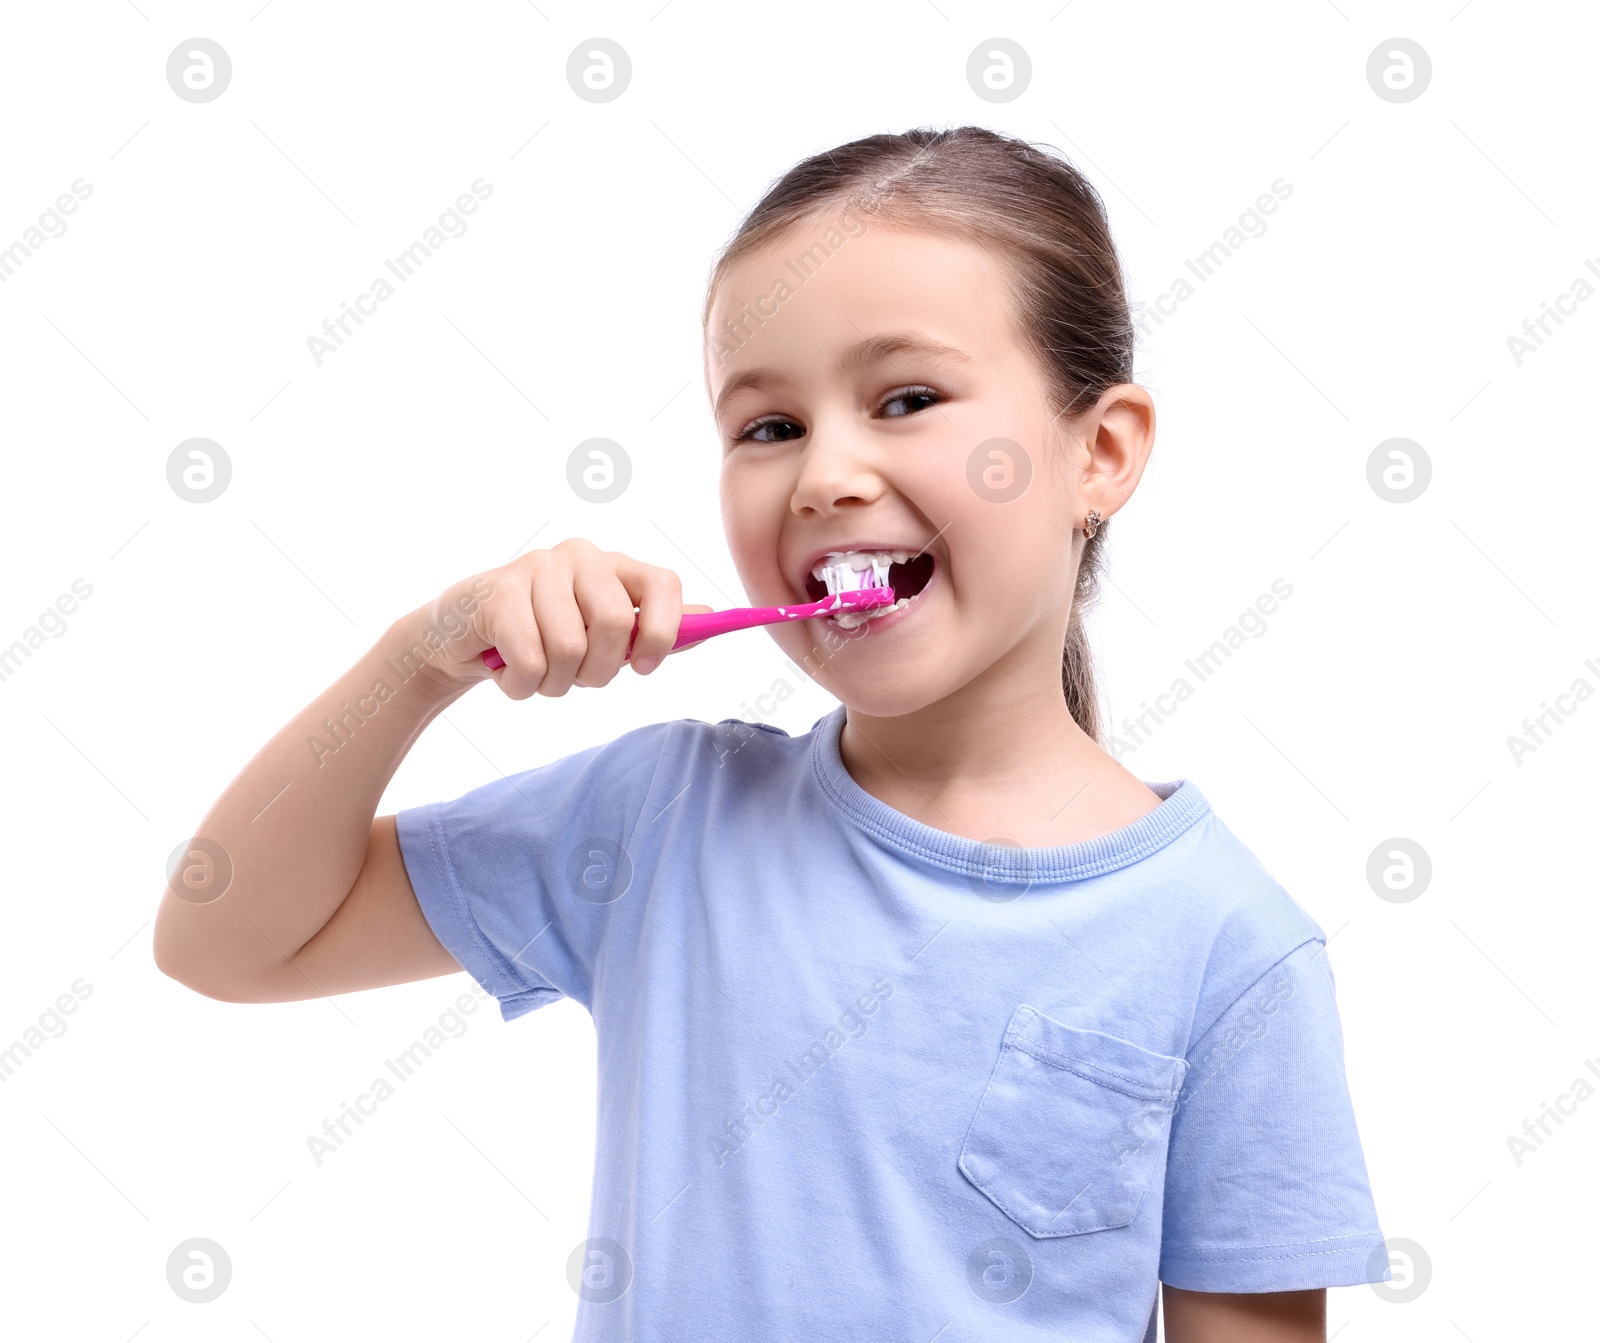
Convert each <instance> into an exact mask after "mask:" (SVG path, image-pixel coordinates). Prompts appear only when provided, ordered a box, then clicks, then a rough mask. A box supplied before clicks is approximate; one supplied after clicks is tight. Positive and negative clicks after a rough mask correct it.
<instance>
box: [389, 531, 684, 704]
mask: <svg viewBox="0 0 1600 1343" xmlns="http://www.w3.org/2000/svg"><path fill="white" fill-rule="evenodd" d="M636 606H637V607H638V616H637V618H638V621H639V637H638V638H637V639H635V640H634V644H633V656H632V658H631V659H630V658H629V657H628V636H629V635H630V634H631V633H632V632H633V622H634V619H635V612H634V608H635V607H636ZM711 609H712V608H711V607H709V606H685V605H684V604H683V591H682V586H681V584H680V583H679V581H678V575H677V574H675V573H673V572H672V570H670V569H662V568H658V567H657V566H656V565H653V564H645V563H643V562H642V561H639V560H635V559H632V558H630V557H629V556H627V555H623V554H621V553H620V552H618V551H614V550H601V549H599V548H598V547H597V546H595V545H593V544H592V543H591V542H589V541H585V540H584V539H583V538H581V537H572V538H570V539H568V540H566V541H562V542H561V543H560V544H559V545H555V546H552V547H551V548H550V549H549V550H531V551H529V552H528V553H527V554H526V555H519V556H517V558H516V559H514V560H512V561H511V563H510V564H505V565H502V566H501V567H500V568H498V569H491V570H489V571H488V572H487V573H483V574H479V575H477V576H476V577H474V578H469V579H465V580H463V581H462V582H460V583H456V584H454V585H453V586H451V587H449V588H447V589H445V591H444V592H442V593H440V595H439V596H438V597H436V598H435V599H434V600H433V601H432V602H430V603H429V604H428V605H426V606H423V607H421V608H419V609H418V610H416V611H414V612H413V613H412V614H411V615H410V616H409V617H407V618H406V619H405V620H403V621H402V622H401V626H402V629H403V631H404V632H405V633H406V634H407V635H409V636H410V639H409V643H410V644H411V646H412V647H413V648H414V649H415V648H418V647H419V646H420V649H421V650H423V651H425V652H426V654H427V659H426V660H427V667H426V668H425V672H426V674H427V675H428V676H429V677H430V678H431V679H432V680H434V681H435V682H436V683H437V684H438V685H439V687H440V689H441V691H444V692H459V691H461V690H463V689H465V688H468V687H470V686H471V685H472V684H474V683H475V682H478V681H483V680H488V679H490V678H493V679H494V680H495V681H498V682H499V684H500V689H501V690H502V691H504V692H505V693H506V694H507V695H508V696H510V697H511V698H512V699H527V698H528V697H529V696H530V695H534V694H539V695H551V696H560V695H565V694H566V693H567V691H568V690H570V689H571V688H572V687H573V686H574V685H580V686H603V685H608V684H609V683H610V681H611V678H612V677H613V676H615V675H616V674H617V672H618V671H620V670H621V668H622V664H623V663H624V662H625V661H626V662H630V664H631V665H632V667H633V669H634V671H636V672H638V673H639V674H640V675H641V676H647V675H649V673H650V672H651V671H653V670H654V669H655V668H656V667H657V666H658V665H659V664H660V663H661V661H662V659H663V658H665V657H667V656H668V654H669V652H671V651H673V649H672V641H673V640H674V639H675V638H676V637H677V634H678V625H679V622H680V621H681V620H682V618H683V616H684V615H686V614H687V613H689V612H691V611H710V610H711ZM703 642H704V640H696V641H695V643H693V644H685V645H684V648H683V649H677V650H676V651H677V652H682V651H684V649H687V648H693V647H695V646H696V644H698V643H703ZM486 648H496V649H498V650H499V652H500V656H501V657H502V658H504V659H505V664H506V665H505V666H504V667H501V668H499V669H498V670H496V671H490V670H489V668H487V667H486V666H484V664H483V658H482V654H483V651H484V650H485V649H486Z"/></svg>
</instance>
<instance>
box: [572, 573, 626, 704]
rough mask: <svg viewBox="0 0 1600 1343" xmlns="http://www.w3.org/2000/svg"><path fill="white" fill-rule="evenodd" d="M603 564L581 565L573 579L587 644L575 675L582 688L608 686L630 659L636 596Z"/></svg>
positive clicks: (618, 576)
mask: <svg viewBox="0 0 1600 1343" xmlns="http://www.w3.org/2000/svg"><path fill="white" fill-rule="evenodd" d="M609 559H610V557H608V556H601V557H599V560H600V562H598V563H593V564H580V565H579V566H578V570H577V573H576V574H575V575H574V576H573V580H572V593H573V596H574V598H575V599H576V601H577V605H578V609H579V610H580V611H581V612H582V618H583V624H584V635H585V640H586V643H587V648H586V650H585V653H584V656H583V660H582V663H581V664H580V665H579V667H578V669H577V674H576V681H577V683H578V684H579V685H581V686H603V685H609V684H610V682H611V678H612V677H613V676H615V675H616V674H617V672H619V671H620V670H621V669H622V664H623V662H624V661H625V660H626V658H627V656H628V639H629V636H631V635H632V633H633V619H634V613H633V597H632V595H631V594H630V593H629V591H628V589H627V588H626V587H625V586H624V585H623V583H622V582H620V581H619V580H620V577H621V575H620V571H619V569H617V568H613V567H612V565H611V564H610V563H609V562H608V561H609Z"/></svg>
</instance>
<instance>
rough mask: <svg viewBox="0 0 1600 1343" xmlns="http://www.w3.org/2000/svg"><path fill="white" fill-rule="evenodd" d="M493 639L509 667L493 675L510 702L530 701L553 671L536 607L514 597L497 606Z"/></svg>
mask: <svg viewBox="0 0 1600 1343" xmlns="http://www.w3.org/2000/svg"><path fill="white" fill-rule="evenodd" d="M489 637H491V638H492V639H493V640H494V645H493V646H494V647H495V649H497V650H498V651H499V654H500V657H501V659H502V660H503V661H504V662H505V664H506V665H505V666H504V667H501V668H500V669H499V670H497V671H493V672H491V673H490V675H491V676H493V677H494V679H495V682H496V683H497V684H498V685H499V687H500V689H501V690H502V691H503V692H504V693H505V694H506V695H507V696H508V697H509V698H511V699H527V698H528V697H529V696H530V695H532V694H534V693H535V692H536V691H537V690H538V689H539V685H540V683H541V682H542V681H543V680H544V677H545V673H546V672H547V671H548V670H549V663H548V662H547V661H546V659H545V653H544V644H543V643H542V642H541V641H540V638H539V624H538V622H537V621H536V620H535V619H534V615H533V603H532V602H531V601H528V600H526V599H524V598H522V597H521V596H514V597H512V599H511V600H510V601H507V602H505V603H503V604H500V605H497V606H496V608H495V611H494V620H493V622H492V625H491V627H490V631H489Z"/></svg>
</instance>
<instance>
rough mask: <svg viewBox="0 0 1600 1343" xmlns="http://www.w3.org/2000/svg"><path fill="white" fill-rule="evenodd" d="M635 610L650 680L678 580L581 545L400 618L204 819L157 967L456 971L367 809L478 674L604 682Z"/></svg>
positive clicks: (244, 993) (222, 975)
mask: <svg viewBox="0 0 1600 1343" xmlns="http://www.w3.org/2000/svg"><path fill="white" fill-rule="evenodd" d="M636 603H637V605H638V607H639V612H638V624H639V633H638V637H637V638H636V639H635V641H634V647H633V660H632V666H633V668H634V670H635V671H636V672H640V673H641V674H645V673H648V672H649V671H650V670H651V669H652V667H653V665H654V664H655V663H658V662H659V661H660V660H661V659H662V658H663V657H665V656H666V655H667V654H668V652H669V651H670V650H671V648H672V642H673V640H674V639H675V638H676V637H677V633H678V627H679V624H680V623H681V621H682V618H683V614H684V611H685V609H686V608H685V607H684V606H683V603H682V593H681V590H680V587H679V583H678V578H677V575H676V574H674V573H672V571H671V570H669V569H661V568H657V567H655V566H653V565H647V564H642V563H640V562H638V561H636V560H632V559H630V558H628V557H627V556H626V555H621V554H617V553H616V552H610V551H600V550H598V549H597V548H596V547H594V546H593V545H591V544H590V543H589V542H587V541H583V540H579V539H573V540H569V541H563V542H562V543H561V544H560V545H558V546H555V547H553V548H551V549H550V550H544V551H533V552H530V553H529V554H527V555H523V556H520V557H519V558H518V559H515V560H513V561H512V562H511V563H510V564H508V565H505V566H503V567H501V568H499V569H495V570H492V571H490V572H489V573H487V574H480V575H478V576H477V577H476V578H473V579H468V580H466V581H464V582H462V583H458V584H456V585H455V586H454V587H452V588H450V589H448V590H447V591H446V592H445V593H444V594H442V595H441V596H440V597H439V598H438V599H437V600H435V601H434V602H432V603H430V604H429V605H427V606H424V607H420V608H419V609H418V610H416V611H413V612H411V614H409V615H407V616H404V617H402V618H401V619H400V620H398V621H396V622H395V623H394V624H393V625H391V626H390V627H389V629H388V630H386V631H385V632H384V635H383V637H382V638H380V639H379V640H378V641H377V643H375V644H374V645H373V646H372V647H371V648H370V649H369V650H368V651H367V652H366V653H365V654H364V655H363V656H362V657H361V659H360V660H359V661H358V662H357V663H356V664H355V665H354V666H353V667H351V668H350V669H349V670H348V671H347V672H345V674H344V675H343V676H341V677H340V678H339V679H338V680H337V681H335V682H334V683H333V685H331V686H330V687H329V688H328V689H327V690H325V691H324V692H323V693H322V694H321V695H319V696H317V698H316V699H315V700H313V701H312V702H311V703H310V704H309V705H307V706H306V707H305V708H304V709H302V710H301V711H300V713H299V714H298V715H296V717H295V718H294V719H292V720H291V721H290V722H289V723H288V725H287V726H285V727H284V728H283V729H282V730H281V731H280V732H278V734H277V735H276V736H275V737H273V738H272V740H271V741H269V742H268V743H267V744H266V745H265V746H264V747H262V748H261V750H260V751H258V752H257V753H256V755H255V757H254V758H253V759H252V760H251V761H250V762H249V764H247V765H246V766H245V767H244V769H243V770H241V771H240V773H239V775H238V777H237V778H235V779H234V780H233V782H232V783H230V784H229V785H228V787H227V789H226V790H225V791H224V792H223V794H222V796H221V797H220V798H218V799H217V801H216V803H215V804H214V805H213V806H212V808H211V810H210V811H209V812H208V813H207V814H206V817H205V819H204V820H203V821H201V823H200V826H199V829H198V830H197V831H196V832H195V837H194V839H193V840H192V841H191V842H190V844H189V846H188V849H187V853H186V856H185V858H184V859H183V861H182V862H181V863H180V865H179V868H178V871H177V872H176V873H175V874H174V876H173V879H172V880H171V881H170V882H169V883H168V886H167V889H166V891H165V892H164V893H163V895H162V898H161V906H160V909H159V911H158V912H157V915H156V927H155V960H156V965H157V966H158V968H160V969H161V971H162V972H163V973H164V974H167V975H169V976H170V977H171V978H173V979H176V980H178V981H179V982H180V983H183V984H186V985H188V986H189V987H190V988H192V989H195V990H196V991H198V992H200V993H203V994H205V995H206V996H207V997H211V998H219V999H222V1000H224V1001H228V1002H279V1001H284V1000H288V999H297V998H313V997H318V996H321V995H325V994H330V993H344V992H349V991H351V990H354V989H364V988H375V987H377V986H379V985H383V984H398V983H402V982H405V981H407V980H412V979H427V978H431V977H432V976H434V975H443V974H450V973H452V972H453V971H456V970H459V969H460V968H461V967H460V966H459V965H458V964H457V963H456V960H455V958H454V957H453V956H451V955H450V953H449V952H447V951H446V950H445V949H444V947H443V946H441V945H440V943H439V941H438V939H437V938H436V937H435V936H434V934H433V930H432V929H431V928H430V927H429V926H428V923H427V920H426V919H424V918H423V916H422V911H421V908H420V906H419V905H418V904H417V899H416V895H415V893H414V892H413V890H412V887H411V882H410V879H409V877H408V876H407V873H406V869H405V864H404V862H403V861H402V858H401V854H400V848H399V842H398V840H397V838H396V834H395V823H394V818H393V817H392V816H381V817H375V813H376V811H377V807H378V802H379V800H380V799H381V798H382V796H383V790H384V789H385V787H387V786H388V783H389V780H390V779H391V778H392V777H393V776H394V772H395V770H396V769H398V768H399V766H400V762H401V761H402V760H403V759H405V756H406V752H407V751H409V750H410V749H411V746H412V744H413V743H414V742H415V741H416V740H417V738H418V737H419V736H421V735H422V731H423V729H424V728H425V727H427V725H428V724H429V723H430V722H432V721H433V719H434V718H436V717H437V716H438V715H439V714H440V713H441V712H443V711H444V710H445V709H446V708H448V707H449V706H450V705H451V704H453V703H454V702H455V701H456V700H457V699H459V698H460V697H461V696H462V695H464V694H465V693H466V692H467V691H468V690H470V689H471V688H472V687H473V686H474V685H476V684H477V683H478V682H479V681H484V680H489V679H493V680H494V681H496V682H497V684H498V685H499V687H500V689H501V690H502V691H503V692H504V693H505V694H506V695H508V696H509V697H510V698H512V699H526V698H528V697H529V696H531V695H534V694H542V695H550V696H560V695H564V694H566V693H567V691H568V690H569V689H570V688H571V687H572V686H573V685H574V684H578V685H584V686H603V685H606V684H607V683H609V682H610V680H611V679H612V677H614V676H615V675H616V674H617V672H618V671H619V670H620V669H621V667H622V664H623V662H624V661H625V660H626V659H627V652H628V638H629V636H630V634H632V632H633V626H634V619H635V615H634V606H635V604H636ZM691 609H696V608H691ZM697 609H701V610H703V609H705V608H703V607H702V608H697ZM694 646H695V645H694V644H687V645H685V646H684V649H679V650H678V651H679V652H682V651H685V649H687V648H692V647H694ZM489 647H496V648H498V649H499V650H500V655H501V657H502V658H503V659H504V660H505V663H506V665H505V666H504V667H502V668H498V669H496V670H495V671H493V672H491V671H490V670H489V669H488V668H487V667H485V666H484V665H483V662H482V660H481V658H480V656H479V655H480V654H481V653H482V651H483V650H484V649H486V648H489Z"/></svg>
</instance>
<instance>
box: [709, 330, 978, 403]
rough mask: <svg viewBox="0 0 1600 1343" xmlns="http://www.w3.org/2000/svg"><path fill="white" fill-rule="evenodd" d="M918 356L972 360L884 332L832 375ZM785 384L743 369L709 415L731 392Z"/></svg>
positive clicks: (925, 339)
mask: <svg viewBox="0 0 1600 1343" xmlns="http://www.w3.org/2000/svg"><path fill="white" fill-rule="evenodd" d="M906 354H909V355H920V356H921V357H922V358H924V359H934V360H941V361H943V362H945V363H950V364H970V363H971V362H972V357H971V356H970V355H968V354H967V353H966V352H965V351H963V350H958V349H956V347H955V346H953V345H946V344H944V343H943V342H942V341H937V340H934V339H933V337H932V336H926V335H923V334H922V333H921V332H920V331H888V332H884V333H883V334H882V335H877V336H868V337H867V338H866V339H865V340H859V341H857V342H856V343H855V344H854V345H852V346H851V347H850V348H849V349H848V350H846V351H845V352H844V353H843V354H842V355H840V356H839V362H838V365H837V367H836V371H837V372H839V373H841V374H845V373H853V372H855V371H856V370H857V369H861V368H866V367H868V366H869V365H872V364H876V363H880V362H882V361H883V360H885V359H892V358H894V357H895V356H896V355H906ZM786 380H787V375H785V374H784V373H781V372H779V371H778V370H776V369H771V368H747V369H746V370H745V371H744V372H743V373H738V374H735V375H734V376H733V377H731V378H729V379H728V382H727V385H726V386H725V387H723V389H722V391H721V392H719V393H718V394H717V403H716V405H715V406H714V407H713V409H712V414H713V415H720V414H721V413H722V407H723V405H724V404H725V403H726V402H727V400H728V398H729V397H731V396H732V395H733V394H734V393H735V392H742V391H744V390H745V389H746V388H748V387H756V388H760V387H770V386H772V385H773V384H775V383H782V382H784V381H786Z"/></svg>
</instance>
